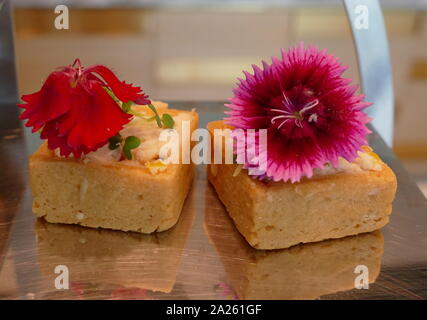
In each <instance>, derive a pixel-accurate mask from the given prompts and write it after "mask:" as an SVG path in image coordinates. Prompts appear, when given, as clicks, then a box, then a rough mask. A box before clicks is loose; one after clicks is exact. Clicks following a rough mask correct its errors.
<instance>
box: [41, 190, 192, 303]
mask: <svg viewBox="0 0 427 320" xmlns="http://www.w3.org/2000/svg"><path fill="white" fill-rule="evenodd" d="M193 202H194V201H193V197H192V193H191V192H190V194H189V196H188V200H187V201H186V202H185V205H184V208H183V211H182V214H181V216H180V218H179V221H178V222H177V224H176V225H175V227H174V228H172V229H170V230H167V231H165V232H161V233H155V234H150V235H147V234H139V233H133V232H132V233H125V232H117V231H113V230H105V229H92V228H81V227H79V226H74V225H63V224H53V223H47V222H46V221H44V220H42V219H38V220H37V222H36V224H35V233H36V239H37V251H38V257H39V264H40V271H41V273H42V275H43V276H44V277H45V278H46V279H51V280H47V281H43V282H45V283H48V284H49V285H48V286H47V288H46V289H45V290H43V291H44V292H46V293H50V292H52V291H54V292H58V291H61V290H56V289H55V287H52V285H51V284H52V283H54V279H55V277H57V274H55V273H54V272H53V270H54V269H55V267H56V266H57V265H61V264H64V263H65V264H66V265H67V266H68V268H69V270H70V273H71V274H72V277H70V284H69V285H70V290H74V291H75V294H76V295H78V296H81V297H82V298H98V297H99V296H96V294H98V295H100V294H101V295H102V296H103V297H104V296H105V295H106V294H107V293H106V292H103V291H102V289H103V288H106V290H108V291H111V290H112V289H113V288H115V289H114V290H115V291H120V292H122V294H121V295H120V296H117V298H123V297H122V295H123V294H124V293H126V292H127V291H129V290H130V291H131V292H132V293H133V295H134V297H129V298H155V297H161V294H162V293H163V294H164V293H169V292H171V291H172V290H173V287H174V285H175V281H176V276H177V271H178V268H179V266H180V264H181V260H182V253H183V250H184V247H185V244H186V242H187V238H188V234H189V231H190V229H191V227H192V225H193V221H194V216H195V210H194V205H193ZM76 288H81V290H75V289H76ZM131 289H134V290H131ZM136 289H138V290H136ZM97 292H98V293H97ZM91 295H95V296H91ZM112 298H114V297H112ZM125 298H126V297H125Z"/></svg>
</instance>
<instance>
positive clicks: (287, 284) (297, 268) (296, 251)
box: [205, 188, 384, 299]
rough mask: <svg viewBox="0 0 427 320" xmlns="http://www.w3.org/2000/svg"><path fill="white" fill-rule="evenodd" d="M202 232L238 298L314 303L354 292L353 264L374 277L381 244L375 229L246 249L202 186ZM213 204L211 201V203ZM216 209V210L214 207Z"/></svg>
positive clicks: (354, 275)
mask: <svg viewBox="0 0 427 320" xmlns="http://www.w3.org/2000/svg"><path fill="white" fill-rule="evenodd" d="M205 198H206V201H207V202H209V205H206V208H207V211H206V214H205V229H206V231H207V233H208V235H209V238H210V240H211V242H212V243H213V244H214V246H215V248H216V250H217V251H218V254H219V256H220V258H221V261H222V263H223V264H224V267H225V270H226V272H227V275H228V279H229V281H230V285H231V287H232V288H233V289H234V290H235V292H236V294H237V295H238V297H239V298H241V299H315V298H318V297H320V296H323V295H327V294H331V293H335V292H338V291H344V290H351V289H354V288H355V279H356V277H357V276H358V274H357V273H355V268H356V266H358V265H364V266H366V267H368V270H369V274H368V278H369V282H370V283H372V282H374V281H375V280H376V278H377V277H378V274H379V271H380V266H381V257H382V255H383V246H384V240H383V236H382V234H381V232H380V231H375V232H372V233H366V234H361V235H357V236H351V237H345V238H342V239H335V240H327V241H322V242H318V243H310V244H301V245H298V246H294V247H292V248H289V249H282V250H274V251H264V250H256V249H253V248H252V247H250V246H249V245H248V244H247V243H246V241H245V240H244V239H243V238H242V237H241V235H240V234H239V232H238V231H237V230H236V229H235V228H234V226H233V223H232V221H231V220H230V219H229V217H228V216H227V214H226V212H225V210H224V209H222V208H218V204H219V203H218V200H217V199H215V195H214V193H213V191H212V189H211V188H207V192H206V197H205ZM211 202H212V203H211ZM213 208H217V209H213Z"/></svg>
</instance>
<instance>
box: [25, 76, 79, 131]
mask: <svg viewBox="0 0 427 320" xmlns="http://www.w3.org/2000/svg"><path fill="white" fill-rule="evenodd" d="M70 81H72V77H70V75H68V74H66V73H63V72H59V71H58V72H53V73H52V74H50V75H49V77H48V78H47V80H46V82H45V83H44V84H43V87H42V88H41V89H40V91H38V92H35V93H33V94H27V95H23V96H22V100H23V101H25V102H26V103H23V104H18V106H19V107H20V108H23V109H25V111H24V112H23V113H22V114H21V115H20V116H19V118H20V119H28V121H27V123H26V124H25V126H27V127H33V129H32V131H33V132H35V131H37V130H39V129H40V128H41V127H43V126H44V125H45V123H46V122H48V121H50V120H53V119H56V118H58V117H60V116H61V115H63V114H64V113H66V112H67V111H68V110H70V108H71V105H70V103H69V100H70V95H71V85H70Z"/></svg>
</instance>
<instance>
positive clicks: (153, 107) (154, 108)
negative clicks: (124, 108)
mask: <svg viewBox="0 0 427 320" xmlns="http://www.w3.org/2000/svg"><path fill="white" fill-rule="evenodd" d="M147 106H148V107H149V108H150V109H151V111H153V112H154V115H155V117H156V122H157V125H158V126H159V128H161V127H163V126H162V120H160V117H159V114H158V113H157V110H156V107H155V106H153V105H152V104H151V103H150V104H147Z"/></svg>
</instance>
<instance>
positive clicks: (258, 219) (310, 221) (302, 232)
mask: <svg viewBox="0 0 427 320" xmlns="http://www.w3.org/2000/svg"><path fill="white" fill-rule="evenodd" d="M221 127H224V125H223V124H222V122H220V121H218V122H214V123H211V124H209V125H208V128H209V130H210V131H211V133H212V131H213V129H215V128H221ZM378 161H379V163H380V164H381V169H380V170H364V171H361V172H357V173H348V172H341V173H336V174H330V175H319V176H316V177H313V178H310V179H303V180H301V181H300V182H298V183H290V182H286V183H284V182H267V183H266V182H262V181H259V180H256V179H252V178H251V177H250V176H249V175H248V174H247V171H246V170H242V171H240V173H239V174H237V175H236V167H237V165H236V164H228V165H227V164H221V165H217V164H211V165H209V167H208V179H209V181H210V183H211V184H212V185H213V186H214V188H215V190H216V192H217V194H218V196H219V198H220V199H221V201H222V202H223V204H224V205H225V207H226V209H227V211H228V213H229V215H230V217H231V218H232V219H233V221H234V223H235V225H236V227H237V229H238V230H239V232H240V233H241V234H242V235H243V236H244V237H245V238H246V240H247V241H248V243H249V244H250V245H251V246H252V247H254V248H258V249H281V248H288V247H291V246H293V245H297V244H299V243H308V242H317V241H321V240H326V239H334V238H341V237H345V236H350V235H356V234H359V233H364V232H370V231H374V230H377V229H380V228H381V227H383V226H384V225H386V224H387V223H388V221H389V215H390V213H391V210H392V201H393V199H394V196H395V192H396V188H397V183H396V177H395V175H394V173H393V171H392V170H391V169H390V168H389V167H388V166H387V165H386V164H385V163H384V162H382V161H381V160H380V159H379V158H378Z"/></svg>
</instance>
